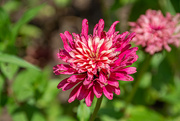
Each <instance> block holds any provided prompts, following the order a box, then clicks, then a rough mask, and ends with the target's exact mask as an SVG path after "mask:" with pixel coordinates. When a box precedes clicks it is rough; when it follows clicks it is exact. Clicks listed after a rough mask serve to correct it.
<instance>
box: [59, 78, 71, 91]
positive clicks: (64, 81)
mask: <svg viewBox="0 0 180 121" xmlns="http://www.w3.org/2000/svg"><path fill="white" fill-rule="evenodd" d="M67 79H68V78H66V79H64V80H62V81H61V82H60V83H59V84H58V86H57V88H58V89H60V88H62V87H63V86H64V85H65V84H67V83H68V82H67Z"/></svg>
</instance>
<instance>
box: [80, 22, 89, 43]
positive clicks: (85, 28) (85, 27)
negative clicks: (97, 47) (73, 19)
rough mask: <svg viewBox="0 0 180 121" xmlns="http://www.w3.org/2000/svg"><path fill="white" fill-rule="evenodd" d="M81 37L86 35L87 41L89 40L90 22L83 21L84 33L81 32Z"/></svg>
mask: <svg viewBox="0 0 180 121" xmlns="http://www.w3.org/2000/svg"><path fill="white" fill-rule="evenodd" d="M81 35H84V36H85V38H86V40H88V20H87V19H84V20H83V21H82V31H81Z"/></svg>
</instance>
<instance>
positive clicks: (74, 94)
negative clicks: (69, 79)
mask: <svg viewBox="0 0 180 121" xmlns="http://www.w3.org/2000/svg"><path fill="white" fill-rule="evenodd" d="M80 86H81V84H78V85H77V86H76V87H75V88H74V89H73V90H72V91H71V94H70V95H69V100H68V102H69V103H71V102H73V101H74V100H75V99H76V96H77V91H78V89H79V88H80Z"/></svg>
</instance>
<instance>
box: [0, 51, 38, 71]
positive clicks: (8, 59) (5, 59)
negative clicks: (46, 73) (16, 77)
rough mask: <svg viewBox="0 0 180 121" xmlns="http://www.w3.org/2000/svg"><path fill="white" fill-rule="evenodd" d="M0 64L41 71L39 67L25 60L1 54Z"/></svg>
mask: <svg viewBox="0 0 180 121" xmlns="http://www.w3.org/2000/svg"><path fill="white" fill-rule="evenodd" d="M0 62H3V63H11V64H15V65H18V66H20V67H24V68H31V69H35V70H38V71H39V70H40V69H39V68H38V67H36V66H34V65H32V64H30V63H28V62H26V61H25V60H23V59H21V58H19V57H17V56H14V55H9V54H6V53H0Z"/></svg>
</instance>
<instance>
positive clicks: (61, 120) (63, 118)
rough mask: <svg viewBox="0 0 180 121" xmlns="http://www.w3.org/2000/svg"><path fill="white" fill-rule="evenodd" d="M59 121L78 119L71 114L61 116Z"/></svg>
mask: <svg viewBox="0 0 180 121" xmlns="http://www.w3.org/2000/svg"><path fill="white" fill-rule="evenodd" d="M57 121H76V120H75V119H74V118H72V117H70V116H60V117H59V118H58V120H57Z"/></svg>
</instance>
